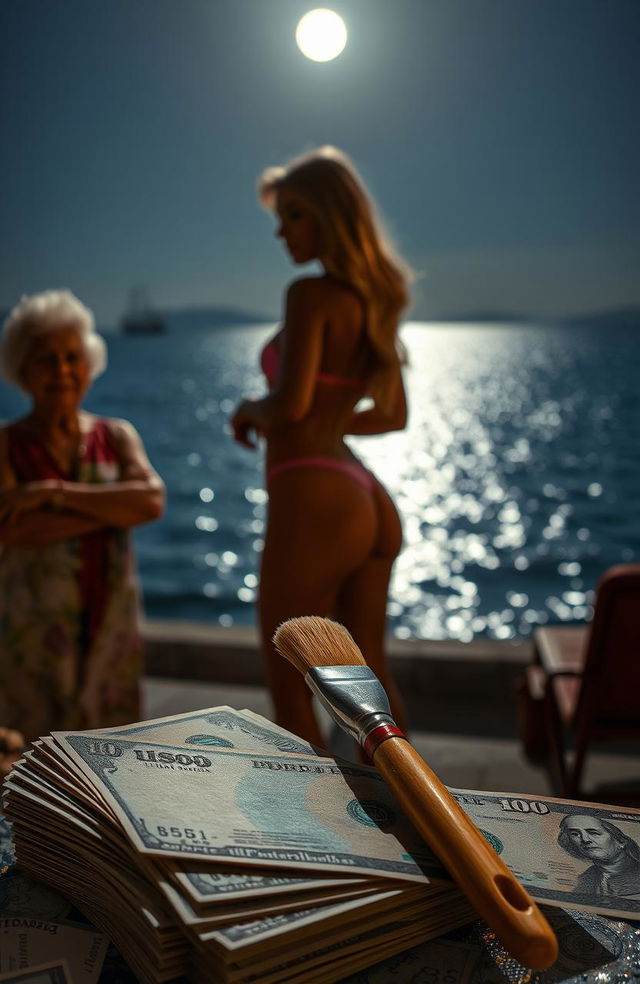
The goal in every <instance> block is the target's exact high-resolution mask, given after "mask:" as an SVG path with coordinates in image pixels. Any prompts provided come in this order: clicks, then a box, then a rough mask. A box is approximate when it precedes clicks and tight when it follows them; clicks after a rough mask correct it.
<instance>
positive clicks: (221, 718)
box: [101, 705, 328, 755]
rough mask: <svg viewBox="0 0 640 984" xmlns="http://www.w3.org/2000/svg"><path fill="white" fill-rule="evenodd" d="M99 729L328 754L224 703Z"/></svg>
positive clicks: (207, 744)
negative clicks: (218, 705)
mask: <svg viewBox="0 0 640 984" xmlns="http://www.w3.org/2000/svg"><path fill="white" fill-rule="evenodd" d="M101 730H102V732H103V733H104V734H111V735H121V736H122V737H128V738H141V739H143V740H144V741H163V742H167V743H169V744H172V745H193V746H194V747H197V748H202V749H206V748H228V749H237V750H241V751H265V752H268V751H276V752H291V753H294V754H303V755H315V754H319V753H320V754H328V753H326V752H322V751H321V750H320V749H316V748H315V747H314V746H313V745H310V744H309V743H308V742H306V741H303V739H302V738H298V737H297V735H294V734H291V732H289V731H285V730H284V728H279V727H278V726H277V725H276V724H273V723H272V722H271V721H268V720H267V719H266V718H263V717H261V716H260V715H259V714H253V713H250V712H248V711H237V710H235V709H234V708H233V707H227V706H225V705H222V706H220V707H206V708H204V709H202V710H199V711H189V712H188V713H183V714H173V715H172V716H171V717H164V718H155V719H154V720H152V721H140V722H138V723H137V724H128V725H125V726H120V727H117V728H104V729H101Z"/></svg>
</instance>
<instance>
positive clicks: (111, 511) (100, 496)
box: [55, 420, 165, 527]
mask: <svg viewBox="0 0 640 984" xmlns="http://www.w3.org/2000/svg"><path fill="white" fill-rule="evenodd" d="M110 428H111V434H112V436H113V438H114V443H115V445H116V450H117V454H118V459H119V463H120V479H119V480H118V481H117V482H105V483H104V484H99V483H98V484H91V483H87V482H61V483H60V486H59V489H60V491H59V493H58V497H57V500H56V503H55V505H56V507H57V508H59V509H66V510H71V511H72V512H76V513H80V514H81V515H82V516H86V517H88V518H89V519H93V520H97V521H98V522H99V523H100V525H101V526H117V527H129V526H139V525H140V524H141V523H148V522H150V521H151V520H153V519H158V518H159V517H160V516H161V515H162V512H163V509H164V501H165V488H164V482H163V481H162V479H161V478H160V476H159V475H158V473H157V472H156V471H155V469H154V468H153V467H152V465H151V462H150V461H149V459H148V457H147V454H146V451H145V449H144V445H143V443H142V440H141V439H140V436H139V434H138V432H137V431H136V429H135V427H133V426H132V424H130V423H129V422H128V421H127V420H112V421H110Z"/></svg>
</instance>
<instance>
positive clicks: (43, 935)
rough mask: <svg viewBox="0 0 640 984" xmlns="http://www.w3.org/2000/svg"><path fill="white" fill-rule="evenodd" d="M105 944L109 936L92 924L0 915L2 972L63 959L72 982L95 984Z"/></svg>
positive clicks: (0, 968) (105, 951) (107, 943)
mask: <svg viewBox="0 0 640 984" xmlns="http://www.w3.org/2000/svg"><path fill="white" fill-rule="evenodd" d="M108 946H109V940H108V938H107V937H106V936H105V935H104V934H103V933H101V932H99V931H98V930H96V929H93V928H92V927H88V926H75V925H69V924H65V923H54V922H46V921H44V920H42V919H29V918H25V917H20V916H7V917H6V918H4V919H0V972H1V973H3V974H6V973H9V972H13V973H15V972H17V971H18V970H22V969H23V968H26V967H36V966H38V965H40V964H43V963H47V962H53V961H56V960H57V961H60V960H62V959H65V960H66V961H67V963H68V965H69V971H70V974H71V977H72V978H73V980H74V982H75V984H95V982H96V981H97V980H98V977H99V976H100V970H101V968H102V964H103V962H104V958H105V956H106V953H107V948H108Z"/></svg>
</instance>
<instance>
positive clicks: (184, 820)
mask: <svg viewBox="0 0 640 984" xmlns="http://www.w3.org/2000/svg"><path fill="white" fill-rule="evenodd" d="M54 737H55V739H56V741H57V742H59V743H60V745H61V747H62V748H63V749H64V750H66V751H67V753H68V754H69V755H71V756H72V758H74V760H75V761H76V762H77V764H78V765H79V766H80V767H81V768H82V769H83V770H84V771H85V773H86V774H87V775H88V776H90V777H91V778H92V781H93V782H94V783H95V784H96V785H97V786H98V787H99V790H100V792H101V793H102V795H103V796H104V797H105V799H106V800H107V802H109V803H110V804H111V807H112V809H113V810H114V812H115V813H116V814H117V816H118V820H119V822H120V823H121V824H122V826H123V828H124V830H125V832H126V833H127V834H128V836H129V838H130V840H131V842H132V843H133V845H134V846H135V847H136V848H137V849H138V850H139V851H141V852H143V853H147V854H153V855H159V856H164V857H181V858H209V859H211V860H212V861H218V862H220V861H225V862H229V863H233V864H237V865H253V866H254V867H255V866H256V865H258V866H266V867H278V868H294V869H300V868H303V869H305V870H308V871H332V872H342V873H346V872H352V873H353V874H355V875H359V874H365V875H381V876H383V877H392V878H400V879H409V880H412V881H421V882H425V881H428V877H427V875H426V870H425V868H423V865H429V866H431V867H432V868H433V867H434V859H433V855H432V854H431V852H430V851H429V850H428V848H427V847H426V845H425V844H424V842H423V841H422V840H421V838H420V837H419V836H418V834H417V833H416V831H415V830H414V828H413V827H412V826H411V824H410V823H409V821H408V820H407V818H406V817H405V816H404V814H403V813H402V811H401V810H400V809H399V807H398V805H397V803H396V802H395V800H394V799H393V797H392V795H391V793H390V792H389V790H388V789H387V787H386V785H385V783H384V782H383V780H382V778H381V777H380V775H379V773H378V772H377V771H376V770H375V769H370V768H368V767H365V766H357V765H347V764H338V763H336V762H334V761H333V760H331V759H324V758H318V757H314V756H308V755H307V756H302V755H278V754H276V753H273V752H272V753H270V754H267V753H260V752H255V753H252V752H235V751H223V750H220V749H218V748H208V749H207V750H206V753H205V752H203V751H200V750H195V749H193V748H190V747H188V746H180V745H178V746H169V745H164V744H154V743H153V742H144V741H135V740H130V739H128V738H121V737H116V736H115V735H107V736H105V735H101V734H100V733H92V732H83V733H79V734H78V733H73V732H56V733H55V735H54ZM438 868H439V866H438Z"/></svg>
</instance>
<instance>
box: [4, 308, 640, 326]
mask: <svg viewBox="0 0 640 984" xmlns="http://www.w3.org/2000/svg"><path fill="white" fill-rule="evenodd" d="M10 310H11V308H7V307H5V308H0V323H2V322H4V320H5V318H6V317H7V315H8V314H9V311H10ZM158 313H159V314H161V315H162V317H164V318H166V319H167V321H168V322H169V324H170V328H173V329H175V330H178V331H180V330H182V329H190V328H228V327H230V326H232V325H252V324H255V325H266V324H275V323H276V322H277V321H278V320H279V318H278V316H277V315H275V314H265V312H264V311H249V310H246V309H244V308H240V307H234V306H232V305H217V304H211V305H205V304H203V305H197V304H196V305H187V306H185V307H179V308H178V307H176V308H162V309H158ZM406 320H407V321H410V322H425V323H434V324H451V325H455V324H464V325H466V326H469V325H473V324H477V325H479V326H483V327H486V326H487V325H491V324H494V325H505V326H506V325H556V326H559V327H574V326H575V327H581V328H585V327H586V328H596V329H597V328H611V327H618V328H640V306H637V307H635V306H632V305H629V306H626V307H622V306H619V307H613V308H608V309H606V308H605V309H602V310H598V311H590V312H583V313H578V314H570V315H555V316H554V315H547V316H544V317H543V316H533V315H528V314H523V313H521V312H517V311H500V310H468V311H456V312H444V313H442V314H435V313H432V314H430V315H428V316H425V315H423V314H420V313H419V312H414V311H410V312H409V316H408V317H407V319H406ZM100 330H101V331H104V332H106V333H111V332H113V331H117V330H118V328H117V325H116V324H102V325H100Z"/></svg>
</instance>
